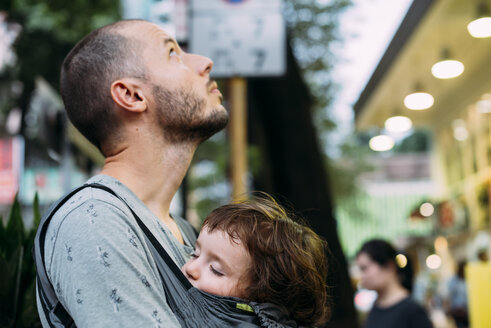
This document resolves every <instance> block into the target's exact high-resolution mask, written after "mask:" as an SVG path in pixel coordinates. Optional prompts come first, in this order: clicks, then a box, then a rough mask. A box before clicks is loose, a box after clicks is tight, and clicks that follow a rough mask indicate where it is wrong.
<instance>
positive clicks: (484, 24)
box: [467, 17, 491, 38]
mask: <svg viewBox="0 0 491 328" xmlns="http://www.w3.org/2000/svg"><path fill="white" fill-rule="evenodd" d="M467 30H468V31H469V34H470V35H472V36H473V37H475V38H489V37H490V36H491V17H481V18H478V19H476V20H473V21H472V22H470V23H469V24H468V25H467Z"/></svg>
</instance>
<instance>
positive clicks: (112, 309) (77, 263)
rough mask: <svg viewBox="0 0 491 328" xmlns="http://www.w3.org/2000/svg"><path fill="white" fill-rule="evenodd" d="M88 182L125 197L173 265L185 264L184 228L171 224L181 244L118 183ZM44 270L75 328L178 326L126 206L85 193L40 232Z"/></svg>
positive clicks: (96, 192) (188, 243)
mask: <svg viewBox="0 0 491 328" xmlns="http://www.w3.org/2000/svg"><path fill="white" fill-rule="evenodd" d="M88 183H100V184H103V185H105V186H107V187H109V188H111V189H112V190H113V191H115V192H116V193H117V194H118V195H119V196H120V197H121V198H122V199H124V200H125V201H126V202H127V204H128V205H129V206H131V208H132V209H133V211H135V213H136V214H137V215H138V216H139V217H140V219H141V220H142V221H143V223H144V224H145V225H146V226H147V227H148V229H149V230H150V231H151V232H152V233H153V234H154V236H155V237H156V238H157V240H158V241H159V242H160V243H161V244H162V246H163V247H164V249H165V250H166V251H167V252H168V253H169V255H170V256H171V257H172V258H173V259H174V261H175V262H176V263H177V265H178V266H180V267H181V266H182V265H184V263H185V262H186V261H187V260H188V259H189V257H190V254H191V252H192V250H193V247H192V246H193V245H194V243H195V238H193V237H194V236H189V234H185V233H184V232H183V225H185V224H189V223H187V222H185V221H184V220H182V219H176V223H177V224H178V226H179V227H180V229H181V233H182V235H183V238H184V242H185V245H182V244H180V243H179V242H178V241H177V239H176V238H175V237H174V236H173V235H172V233H171V232H170V230H169V229H167V227H166V226H165V225H164V224H162V223H161V222H160V221H159V219H158V218H157V217H156V216H155V215H154V214H153V213H152V212H150V210H149V209H148V208H147V207H146V205H145V204H144V203H143V202H142V201H141V200H140V199H138V197H136V195H135V194H134V193H133V192H132V191H131V190H129V189H128V188H127V187H126V186H124V185H123V184H122V183H121V182H119V181H118V180H116V179H114V178H112V177H109V176H106V175H97V176H95V177H93V178H91V179H90V180H89V181H88ZM45 264H46V271H47V273H48V277H49V279H50V280H51V283H52V284H53V286H54V289H55V292H56V295H57V297H58V298H59V300H60V302H61V303H62V304H63V306H64V307H65V309H66V310H67V311H68V313H69V314H70V315H71V317H72V318H73V319H74V321H75V324H76V325H77V327H91V328H92V327H180V326H179V323H178V321H177V319H176V318H175V316H174V315H173V313H172V312H171V310H170V308H169V307H168V305H167V303H166V301H165V294H164V290H163V287H162V282H161V278H160V276H159V273H158V270H157V267H156V265H155V261H154V259H153V257H152V255H151V253H150V250H149V249H148V247H147V245H146V243H145V237H144V235H143V232H142V231H141V229H140V228H139V226H138V224H137V222H136V220H135V219H134V217H133V214H132V213H131V212H130V210H129V209H128V207H127V206H126V205H125V204H124V203H123V202H122V201H121V200H119V199H117V198H116V197H115V196H113V195H111V194H110V193H108V192H106V191H104V190H101V189H96V188H90V187H88V188H85V189H83V190H81V191H80V192H78V193H77V194H75V195H74V196H73V197H72V198H70V199H69V200H68V201H67V202H66V203H65V204H64V205H63V206H62V207H61V208H60V209H59V210H58V211H57V212H56V214H55V215H54V216H53V218H52V220H51V223H50V224H49V227H48V230H47V233H46V241H45ZM38 304H39V302H38ZM38 308H39V306H38ZM39 313H40V315H41V322H42V323H43V326H44V327H49V326H48V324H47V322H46V320H45V318H44V317H43V313H42V310H41V309H40V308H39Z"/></svg>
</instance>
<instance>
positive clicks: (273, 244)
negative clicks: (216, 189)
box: [203, 193, 330, 325]
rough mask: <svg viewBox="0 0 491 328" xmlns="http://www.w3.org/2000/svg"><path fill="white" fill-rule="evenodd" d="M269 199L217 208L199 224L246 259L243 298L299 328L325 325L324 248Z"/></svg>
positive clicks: (328, 312)
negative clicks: (240, 249)
mask: <svg viewBox="0 0 491 328" xmlns="http://www.w3.org/2000/svg"><path fill="white" fill-rule="evenodd" d="M291 217H292V215H291V214H290V215H289V213H287V212H286V211H285V209H283V208H282V207H281V206H280V205H279V204H278V203H277V202H276V201H275V200H274V199H273V198H272V197H271V196H269V195H267V194H264V193H263V194H262V196H261V197H255V198H253V199H252V200H249V201H242V202H238V203H232V204H228V205H224V206H221V207H219V208H217V209H215V210H214V211H212V212H211V213H210V214H209V215H208V217H207V218H206V219H205V221H204V223H203V229H205V228H206V229H207V230H208V231H209V232H213V231H223V232H226V233H227V234H228V235H229V236H230V238H231V240H232V241H234V242H238V241H240V243H241V244H242V245H244V247H245V248H246V249H247V251H248V253H249V254H250V256H251V259H252V263H253V265H252V267H251V268H250V269H249V273H248V274H249V278H250V280H249V281H251V285H250V286H249V287H248V288H247V289H246V298H247V299H250V300H253V301H256V302H262V303H273V304H277V305H282V306H284V307H285V308H286V309H287V310H288V311H290V315H291V317H292V318H293V319H295V321H296V322H297V323H298V324H299V325H321V324H323V323H325V322H327V321H328V319H329V317H330V309H329V307H328V306H327V298H328V295H327V286H326V276H327V261H326V251H327V243H326V241H324V240H323V239H321V238H320V237H319V236H318V235H317V234H316V233H315V232H314V231H312V229H310V228H309V227H307V226H305V225H303V224H300V223H297V222H295V221H293V220H292V219H291Z"/></svg>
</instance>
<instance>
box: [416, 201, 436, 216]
mask: <svg viewBox="0 0 491 328" xmlns="http://www.w3.org/2000/svg"><path fill="white" fill-rule="evenodd" d="M433 212H435V207H433V204H431V203H423V204H421V206H420V207H419V213H421V215H422V216H424V217H428V216H431V215H432V214H433Z"/></svg>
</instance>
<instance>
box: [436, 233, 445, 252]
mask: <svg viewBox="0 0 491 328" xmlns="http://www.w3.org/2000/svg"><path fill="white" fill-rule="evenodd" d="M447 249H448V242H447V239H445V237H442V236H439V237H436V238H435V250H436V251H437V253H443V252H444V251H446V250H447Z"/></svg>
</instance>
